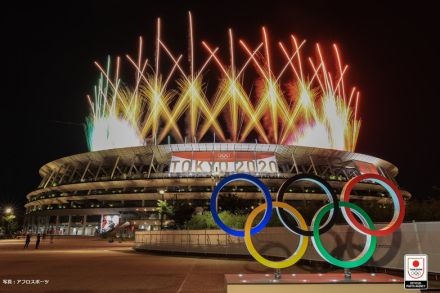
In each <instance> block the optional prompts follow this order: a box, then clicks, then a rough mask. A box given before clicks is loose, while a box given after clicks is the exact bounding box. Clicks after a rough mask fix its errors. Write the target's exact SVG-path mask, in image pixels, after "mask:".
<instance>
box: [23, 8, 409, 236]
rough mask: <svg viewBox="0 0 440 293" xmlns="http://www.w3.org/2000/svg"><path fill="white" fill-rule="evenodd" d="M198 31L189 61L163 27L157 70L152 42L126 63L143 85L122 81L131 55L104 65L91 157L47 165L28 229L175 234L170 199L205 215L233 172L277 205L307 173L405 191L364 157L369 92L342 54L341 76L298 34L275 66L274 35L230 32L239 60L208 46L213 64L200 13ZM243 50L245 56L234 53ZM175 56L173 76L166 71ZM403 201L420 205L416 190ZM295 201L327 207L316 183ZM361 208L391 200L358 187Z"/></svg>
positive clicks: (377, 162) (243, 191)
mask: <svg viewBox="0 0 440 293" xmlns="http://www.w3.org/2000/svg"><path fill="white" fill-rule="evenodd" d="M189 32H190V34H189V46H188V47H189V52H188V56H189V58H188V62H185V63H184V61H183V60H182V56H183V55H184V54H180V55H177V54H173V53H172V50H171V49H169V48H168V47H167V46H166V43H165V41H164V39H163V38H162V36H161V22H160V19H158V21H157V35H156V40H155V44H156V47H155V52H156V53H155V58H153V60H154V62H151V64H149V63H148V59H146V58H144V55H143V39H142V38H140V39H139V51H138V56H135V57H131V56H129V55H126V58H127V63H128V64H129V66H131V67H132V68H133V69H134V73H135V74H134V76H135V80H134V82H133V80H131V82H130V79H126V80H122V77H121V75H122V71H121V70H120V67H121V58H120V57H118V58H116V62H114V63H112V62H111V60H110V59H109V60H108V62H107V64H106V65H101V64H100V63H98V62H95V64H96V66H97V68H98V69H99V71H100V78H99V80H98V83H97V85H96V86H95V88H94V91H93V95H91V96H87V101H88V103H89V105H90V115H89V116H88V117H87V118H86V123H85V126H86V127H85V129H86V138H87V142H88V146H89V150H90V152H87V153H82V154H77V155H72V156H68V157H65V158H60V159H58V160H55V161H52V162H50V163H47V164H46V165H44V166H42V167H41V169H40V171H39V174H40V176H41V178H42V180H41V183H40V185H39V186H38V187H37V188H36V189H35V190H34V191H32V192H30V193H29V194H28V195H27V200H28V202H27V203H26V205H25V208H26V218H25V227H26V229H27V230H28V231H32V232H34V233H36V232H39V233H49V232H50V233H56V234H60V235H96V234H100V233H105V232H108V231H111V230H113V229H115V228H116V227H121V228H122V227H123V228H124V229H125V230H128V231H131V232H133V231H135V230H157V229H159V227H164V226H171V225H172V224H173V223H172V220H170V219H164V218H163V217H162V216H161V217H159V213H158V209H157V207H158V200H170V201H173V202H174V203H176V202H187V203H188V204H190V205H192V206H193V207H194V208H195V211H196V212H197V213H202V212H203V211H204V210H207V209H208V206H209V199H210V196H211V192H212V190H213V188H214V187H215V186H216V184H217V182H219V180H221V178H223V177H225V176H228V175H230V174H233V173H248V174H251V175H253V176H256V177H258V178H260V179H261V180H262V181H263V182H264V183H265V184H266V185H267V186H268V187H269V188H270V191H271V194H272V196H274V195H276V191H277V190H278V188H279V186H280V185H281V183H282V182H284V181H285V180H286V178H290V177H292V176H293V175H295V174H300V173H308V174H315V175H317V176H320V177H321V178H323V179H325V180H327V181H329V183H330V184H331V186H332V187H333V188H334V190H335V192H336V193H337V194H339V193H340V191H341V188H342V186H343V185H344V183H345V182H346V181H348V180H349V179H350V178H352V177H355V176H357V175H360V174H364V173H376V174H379V175H382V176H385V177H387V178H388V179H390V180H391V181H393V182H394V183H396V185H397V182H396V180H395V177H396V176H397V174H398V169H397V167H396V166H394V165H393V164H391V163H389V162H387V161H385V160H382V159H380V158H376V157H373V156H369V155H364V154H360V153H356V152H355V147H356V142H357V138H358V135H359V130H360V126H361V120H360V118H359V109H358V108H359V100H360V93H359V91H358V90H357V89H356V87H351V88H346V84H345V83H346V82H345V83H344V77H345V76H346V75H347V74H346V72H347V69H348V66H347V65H344V64H343V62H342V58H341V54H340V52H339V49H338V47H337V46H336V45H333V46H332V50H333V57H335V60H336V61H335V62H334V63H332V64H333V66H330V64H328V63H326V61H325V58H324V53H323V50H322V49H321V47H320V45H319V44H316V46H315V52H314V54H313V55H315V56H317V57H316V58H308V59H306V58H303V57H301V56H304V55H305V54H306V53H305V52H304V48H303V47H304V46H303V45H304V43H305V40H304V41H301V40H299V39H298V38H296V37H295V36H293V35H291V36H290V38H289V39H288V43H283V42H279V43H278V45H279V47H280V50H279V53H280V54H279V55H277V58H272V54H271V50H270V42H269V35H268V33H267V30H266V29H265V28H264V27H263V28H262V41H261V42H260V43H259V44H258V45H257V46H256V47H252V46H250V45H248V43H246V42H245V41H243V40H242V39H240V40H239V41H237V40H236V39H235V38H234V36H233V33H232V30H229V34H228V39H229V50H224V51H226V52H228V51H229V57H227V58H225V56H222V54H220V51H221V50H220V49H219V48H218V47H214V46H212V45H209V44H207V43H206V42H202V50H203V51H204V52H205V53H206V54H207V57H206V58H205V59H204V60H201V61H200V60H198V62H196V61H197V60H196V61H195V59H196V58H195V55H194V36H193V27H192V18H191V14H189ZM289 44H291V45H289ZM235 46H237V47H238V46H239V47H241V49H242V50H241V54H236V53H234V51H235V49H234V48H235ZM222 52H223V51H222ZM301 54H302V55H301ZM237 56H241V57H242V58H241V59H242V60H241V62H239V61H240V60H238V59H239V58H237ZM243 56H244V58H243ZM164 58H166V59H167V60H166V62H163V63H165V64H166V65H167V66H168V67H167V66H161V62H160V61H161V60H163V59H164ZM225 59H229V63H227V64H226V63H225V62H223V61H222V60H225ZM239 63H240V64H239ZM197 65H200V66H197ZM213 68H215V69H216V70H213ZM330 68H333V69H335V72H334V73H331V72H330V70H329V69H330ZM208 69H209V70H208ZM252 69H253V70H252ZM245 73H246V75H245ZM208 80H210V81H211V83H209V82H208ZM215 80H218V81H219V82H218V83H216V82H214V83H213V82H212V81H215ZM213 84H214V86H213ZM166 140H167V141H166ZM222 193H224V194H229V195H233V196H236V197H238V198H240V199H243V200H249V201H253V202H254V201H255V200H261V199H262V197H261V194H260V192H259V191H258V190H257V189H256V187H254V186H251V185H249V184H247V183H246V182H237V183H234V184H230V185H228V186H226V187H224V188H223V189H222ZM402 194H403V196H404V197H405V198H406V199H408V198H410V194H409V193H408V192H407V191H405V190H402ZM285 198H286V199H287V200H297V201H309V200H311V201H319V200H321V201H322V200H325V199H326V197H325V195H324V194H323V193H322V190H320V189H319V188H317V186H313V185H310V184H308V183H305V182H302V183H301V184H298V185H294V186H292V188H290V189H289V190H288V193H287V194H286V197H285ZM352 198H353V199H355V200H360V201H376V202H379V204H382V205H386V204H388V203H389V202H390V199H389V198H388V197H387V196H386V191H385V190H384V189H383V188H382V187H381V186H380V185H377V184H375V183H373V182H362V183H361V184H358V185H357V186H356V189H355V190H353V197H352ZM164 220H165V223H164V222H163V221H164Z"/></svg>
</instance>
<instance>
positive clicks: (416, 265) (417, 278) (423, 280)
mask: <svg viewBox="0 0 440 293" xmlns="http://www.w3.org/2000/svg"><path fill="white" fill-rule="evenodd" d="M404 267H405V289H415V290H422V289H428V256H427V255H426V254H405V264H404Z"/></svg>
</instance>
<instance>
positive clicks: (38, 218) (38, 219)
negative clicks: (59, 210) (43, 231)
mask: <svg viewBox="0 0 440 293" xmlns="http://www.w3.org/2000/svg"><path fill="white" fill-rule="evenodd" d="M36 220H37V230H36V232H35V233H37V234H38V233H40V217H39V216H37V219H36Z"/></svg>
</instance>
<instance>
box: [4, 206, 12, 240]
mask: <svg viewBox="0 0 440 293" xmlns="http://www.w3.org/2000/svg"><path fill="white" fill-rule="evenodd" d="M4 214H5V216H4V219H5V220H6V223H7V225H6V235H9V234H11V231H10V227H11V226H10V225H11V222H12V220H14V219H15V215H14V210H13V209H12V208H11V207H6V208H5V210H4Z"/></svg>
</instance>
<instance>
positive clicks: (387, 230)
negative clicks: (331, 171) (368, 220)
mask: <svg viewBox="0 0 440 293" xmlns="http://www.w3.org/2000/svg"><path fill="white" fill-rule="evenodd" d="M370 178H373V179H377V180H380V181H382V182H383V183H385V184H386V185H388V186H389V187H391V189H392V190H393V191H394V193H395V194H396V197H397V200H398V204H399V215H398V216H397V218H396V219H395V220H392V221H391V222H390V223H389V224H388V225H387V226H385V227H383V228H382V229H379V230H371V229H369V228H367V227H365V226H364V225H362V224H360V223H359V222H358V221H357V220H356V218H355V217H354V215H353V213H352V212H351V209H349V208H346V207H341V209H343V210H344V211H345V213H346V214H347V216H348V218H349V219H350V221H351V223H352V224H353V225H354V226H355V227H353V228H355V229H357V230H358V231H361V232H362V233H365V234H369V235H373V236H384V235H388V234H391V233H393V232H394V231H396V230H397V229H398V228H399V227H400V224H402V222H403V218H404V217H405V202H404V200H403V197H402V194H401V193H400V190H399V189H398V188H397V187H396V186H395V185H394V183H393V182H391V181H390V180H389V179H387V178H385V177H383V176H380V175H378V174H362V175H360V176H357V177H354V178H352V179H350V180H349V181H348V182H347V183H346V184H345V186H344V188H343V189H342V192H341V197H340V200H341V201H346V202H349V201H350V193H351V191H352V189H353V187H354V186H355V185H356V184H357V183H359V182H360V181H362V180H365V179H370ZM393 203H394V205H395V204H396V203H395V202H394V200H393ZM394 211H395V212H396V209H394ZM394 218H395V216H394V215H393V219H394ZM349 224H350V223H349Z"/></svg>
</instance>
